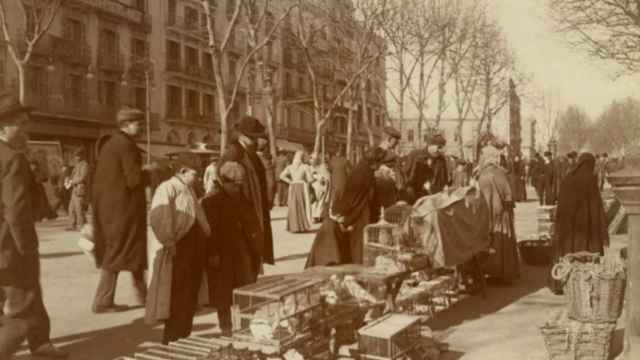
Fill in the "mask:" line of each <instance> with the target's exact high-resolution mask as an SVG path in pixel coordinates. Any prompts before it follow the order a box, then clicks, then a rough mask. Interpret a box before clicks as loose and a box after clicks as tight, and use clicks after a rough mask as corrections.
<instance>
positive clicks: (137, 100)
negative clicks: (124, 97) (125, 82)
mask: <svg viewBox="0 0 640 360" xmlns="http://www.w3.org/2000/svg"><path fill="white" fill-rule="evenodd" d="M133 97H134V104H133V106H135V108H136V109H140V110H146V109H147V89H146V88H144V87H136V88H135V89H133Z"/></svg>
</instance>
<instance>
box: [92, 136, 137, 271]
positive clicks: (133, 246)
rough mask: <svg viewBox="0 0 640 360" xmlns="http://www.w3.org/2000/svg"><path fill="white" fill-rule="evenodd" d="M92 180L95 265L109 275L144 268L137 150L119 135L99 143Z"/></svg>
mask: <svg viewBox="0 0 640 360" xmlns="http://www.w3.org/2000/svg"><path fill="white" fill-rule="evenodd" d="M102 140H104V141H101V143H102V147H101V148H100V149H99V153H98V154H97V158H98V160H97V164H96V170H95V176H94V177H93V179H94V180H93V197H92V204H93V210H94V229H95V243H96V262H97V265H98V266H99V267H101V268H103V269H106V270H110V271H144V270H146V268H147V203H146V196H145V185H146V183H147V176H146V174H145V172H144V171H143V170H142V158H141V155H140V149H139V148H138V146H137V145H136V143H135V141H134V140H133V139H132V138H131V137H129V136H128V135H126V134H125V133H123V132H117V133H115V134H113V135H111V136H110V137H109V138H108V139H102Z"/></svg>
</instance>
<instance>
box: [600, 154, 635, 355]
mask: <svg viewBox="0 0 640 360" xmlns="http://www.w3.org/2000/svg"><path fill="white" fill-rule="evenodd" d="M608 180H609V182H610V183H611V185H612V186H613V191H614V193H615V194H616V197H617V198H618V199H619V200H620V202H621V203H622V206H624V208H625V210H626V212H627V214H628V221H629V235H628V237H629V239H628V247H627V256H628V260H627V261H628V268H627V279H628V280H627V301H626V313H627V314H626V315H627V318H626V325H625V334H624V336H625V345H624V352H623V354H622V356H620V357H619V358H618V359H625V360H635V359H640V146H636V147H634V148H633V149H631V151H629V152H628V155H627V156H626V157H625V161H624V168H623V169H622V170H620V171H617V172H615V173H613V174H611V175H610V176H609V178H608ZM636 281H637V283H636Z"/></svg>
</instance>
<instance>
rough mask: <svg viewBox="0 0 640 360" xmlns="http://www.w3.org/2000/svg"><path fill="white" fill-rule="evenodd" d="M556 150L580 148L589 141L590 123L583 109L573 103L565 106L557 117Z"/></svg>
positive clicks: (561, 151) (564, 151) (565, 151)
mask: <svg viewBox="0 0 640 360" xmlns="http://www.w3.org/2000/svg"><path fill="white" fill-rule="evenodd" d="M558 123H559V124H558V150H559V151H560V153H568V152H569V151H572V150H576V151H578V150H580V149H581V148H582V147H584V146H585V145H586V144H587V143H588V142H589V137H590V131H591V124H590V121H589V118H588V116H587V114H586V113H585V111H584V110H583V109H581V108H579V107H577V106H575V105H572V106H569V107H567V108H566V109H565V110H564V111H563V112H562V113H561V114H560V117H559V119H558Z"/></svg>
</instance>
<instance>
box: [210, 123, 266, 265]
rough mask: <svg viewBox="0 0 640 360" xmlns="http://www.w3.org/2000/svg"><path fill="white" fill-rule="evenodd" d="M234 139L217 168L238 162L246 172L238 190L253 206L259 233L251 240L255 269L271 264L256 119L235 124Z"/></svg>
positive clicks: (261, 135) (260, 130)
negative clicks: (254, 249) (256, 262)
mask: <svg viewBox="0 0 640 360" xmlns="http://www.w3.org/2000/svg"><path fill="white" fill-rule="evenodd" d="M236 131H237V132H238V138H237V139H236V140H235V141H233V142H231V143H230V144H229V146H228V148H227V149H226V151H225V153H224V154H223V155H222V158H221V159H220V164H219V166H218V168H222V165H224V163H226V162H228V161H236V162H239V163H240V164H241V165H242V166H243V167H244V169H245V171H246V177H245V180H244V182H243V186H242V191H243V193H244V195H245V196H246V197H247V199H248V200H249V201H250V202H251V203H252V204H253V207H254V209H255V212H256V215H257V216H258V219H259V222H260V224H261V225H262V229H261V230H262V234H261V236H258V237H256V238H255V239H254V241H256V244H253V245H255V246H256V247H257V248H259V249H262V253H261V254H258V256H259V257H260V261H259V264H257V265H259V266H261V264H262V263H267V264H274V258H273V234H272V233H271V215H270V210H271V209H270V201H269V196H268V189H267V186H268V185H267V177H266V172H265V168H264V165H263V164H262V161H261V160H260V157H259V156H258V154H257V150H258V139H261V138H265V128H264V126H263V125H262V124H261V123H260V121H259V120H258V119H256V118H255V117H252V116H248V115H245V116H243V117H242V118H241V119H240V121H239V122H238V123H237V124H236Z"/></svg>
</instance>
